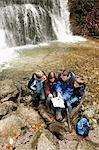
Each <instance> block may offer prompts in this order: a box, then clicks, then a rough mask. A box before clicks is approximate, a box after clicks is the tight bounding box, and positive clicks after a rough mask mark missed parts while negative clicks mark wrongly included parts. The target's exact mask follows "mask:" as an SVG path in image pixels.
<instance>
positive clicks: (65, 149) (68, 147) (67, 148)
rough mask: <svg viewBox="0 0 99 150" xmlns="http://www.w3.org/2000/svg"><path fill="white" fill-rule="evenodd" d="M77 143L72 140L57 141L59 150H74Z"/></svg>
mask: <svg viewBox="0 0 99 150" xmlns="http://www.w3.org/2000/svg"><path fill="white" fill-rule="evenodd" d="M77 144H78V142H77V141H75V140H73V141H67V142H64V141H59V149H60V150H76V147H77Z"/></svg>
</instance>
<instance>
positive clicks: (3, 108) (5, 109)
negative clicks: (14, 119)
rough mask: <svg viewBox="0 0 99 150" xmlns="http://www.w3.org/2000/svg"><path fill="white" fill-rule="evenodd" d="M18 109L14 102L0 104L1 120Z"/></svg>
mask: <svg viewBox="0 0 99 150" xmlns="http://www.w3.org/2000/svg"><path fill="white" fill-rule="evenodd" d="M16 109H17V105H16V104H15V103H14V102H12V101H6V102H4V103H2V104H0V118H2V117H3V116H4V115H6V114H8V113H9V112H11V111H14V110H16Z"/></svg>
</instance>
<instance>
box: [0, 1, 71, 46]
mask: <svg viewBox="0 0 99 150" xmlns="http://www.w3.org/2000/svg"><path fill="white" fill-rule="evenodd" d="M19 2H20V4H19ZM2 3H3V5H2V6H1V8H0V29H2V30H3V31H4V34H5V35H4V41H3V43H4V44H5V43H6V44H7V45H8V46H19V45H26V44H37V43H40V42H46V41H51V40H60V41H63V40H64V39H65V37H66V35H69V34H71V31H70V23H69V11H68V0H49V2H47V1H45V0H44V1H43V0H41V1H40V2H37V1H36V2H35V0H34V2H31V1H30V3H27V1H26V0H24V1H22V0H21V1H16V4H15V2H14V0H13V1H10V2H9V3H7V1H6V2H5V1H4V2H2Z"/></svg>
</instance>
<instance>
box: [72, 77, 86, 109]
mask: <svg viewBox="0 0 99 150" xmlns="http://www.w3.org/2000/svg"><path fill="white" fill-rule="evenodd" d="M85 88H86V85H85V82H84V79H82V78H81V77H77V78H76V80H75V81H74V92H73V95H72V96H71V100H70V103H71V106H72V107H75V106H77V104H79V103H80V101H81V99H82V98H83V97H85Z"/></svg>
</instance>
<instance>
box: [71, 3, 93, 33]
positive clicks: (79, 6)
mask: <svg viewBox="0 0 99 150" xmlns="http://www.w3.org/2000/svg"><path fill="white" fill-rule="evenodd" d="M93 7H94V0H76V1H75V0H70V1H69V8H70V18H71V27H72V30H73V33H74V34H83V28H84V26H85V23H86V17H87V15H88V14H89V12H91V10H92V8H93Z"/></svg>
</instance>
